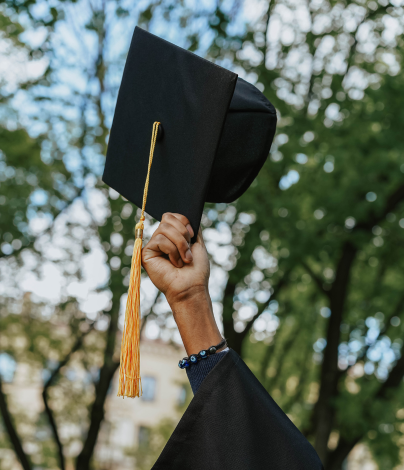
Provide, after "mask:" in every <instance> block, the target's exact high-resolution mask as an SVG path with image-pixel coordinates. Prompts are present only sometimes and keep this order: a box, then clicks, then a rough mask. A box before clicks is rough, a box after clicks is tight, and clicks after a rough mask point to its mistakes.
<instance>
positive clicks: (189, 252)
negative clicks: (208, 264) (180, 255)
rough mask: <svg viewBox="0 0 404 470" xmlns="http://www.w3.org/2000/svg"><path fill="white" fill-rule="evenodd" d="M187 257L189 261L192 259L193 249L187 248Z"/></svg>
mask: <svg viewBox="0 0 404 470" xmlns="http://www.w3.org/2000/svg"><path fill="white" fill-rule="evenodd" d="M185 258H186V259H187V260H188V261H192V258H193V256H192V253H191V250H187V251H186V253H185Z"/></svg>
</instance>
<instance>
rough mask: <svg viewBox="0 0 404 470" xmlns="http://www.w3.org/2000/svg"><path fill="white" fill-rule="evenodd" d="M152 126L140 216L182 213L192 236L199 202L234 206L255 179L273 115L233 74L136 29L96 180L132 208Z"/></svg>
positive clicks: (140, 193)
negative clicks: (145, 192) (152, 143)
mask: <svg viewBox="0 0 404 470" xmlns="http://www.w3.org/2000/svg"><path fill="white" fill-rule="evenodd" d="M154 122H160V123H161V124H160V129H159V135H158V136H157V142H156V145H155V149H154V158H153V164H152V167H151V173H150V185H149V191H148V196H147V204H146V212H147V213H148V214H150V215H151V216H153V217H155V218H156V219H159V220H160V219H161V217H162V215H163V214H164V213H165V212H176V213H180V214H183V215H185V216H186V217H187V218H188V219H189V221H190V223H191V225H192V228H193V229H194V232H195V234H196V233H197V231H198V228H199V224H200V220H201V215H202V211H203V206H204V203H205V202H232V201H234V200H235V199H237V198H238V197H239V196H240V195H241V194H243V192H244V191H245V190H246V189H247V188H248V187H249V186H250V184H251V183H252V181H253V180H254V178H255V177H256V175H257V174H258V172H259V170H260V169H261V167H262V165H263V164H264V162H265V160H266V158H267V156H268V153H269V149H270V146H271V143H272V140H273V137H274V133H275V127H276V113H275V109H274V107H273V106H272V105H271V103H270V102H269V101H268V100H267V99H266V98H265V96H264V95H263V94H262V93H261V92H260V91H259V90H258V89H257V88H256V87H254V86H253V85H251V84H249V83H247V82H246V81H244V80H242V79H241V78H238V77H237V75H236V74H235V73H233V72H231V71H229V70H226V69H224V68H222V67H219V66H218V65H215V64H213V63H212V62H209V61H207V60H205V59H202V58H201V57H199V56H197V55H195V54H193V53H192V52H189V51H187V50H185V49H182V48H180V47H178V46H175V45H174V44H171V43H169V42H167V41H165V40H163V39H161V38H159V37H157V36H154V35H153V34H150V33H148V32H147V31H144V30H142V29H141V28H138V27H136V28H135V32H134V34H133V38H132V43H131V46H130V50H129V54H128V58H127V61H126V65H125V70H124V74H123V78H122V83H121V87H120V90H119V96H118V101H117V105H116V109H115V115H114V120H113V124H112V129H111V135H110V139H109V144H108V152H107V159H106V164H105V170H104V175H103V181H104V182H105V183H107V184H108V185H109V186H110V187H112V188H113V189H115V190H116V191H118V192H119V193H120V194H121V195H122V196H124V197H125V198H126V199H128V200H129V201H131V202H133V203H134V204H136V205H137V206H138V207H141V205H142V199H143V190H144V186H145V179H146V175H147V168H148V162H149V151H150V141H151V136H152V128H153V123H154ZM161 128H162V129H161Z"/></svg>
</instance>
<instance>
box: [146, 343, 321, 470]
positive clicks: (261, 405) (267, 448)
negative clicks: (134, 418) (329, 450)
mask: <svg viewBox="0 0 404 470" xmlns="http://www.w3.org/2000/svg"><path fill="white" fill-rule="evenodd" d="M208 469H209V470H261V469H262V470H263V469H268V470H322V469H323V467H322V464H321V462H320V459H319V458H318V456H317V454H316V452H315V450H314V449H313V447H312V446H311V445H310V443H309V442H308V441H307V440H306V439H305V437H304V436H303V435H302V434H301V433H300V431H299V430H298V429H297V428H296V427H295V425H294V424H293V423H292V422H291V421H290V419H289V418H288V417H287V416H286V415H285V413H284V412H283V411H282V410H281V409H280V408H279V407H278V405H277V404H276V403H275V402H274V400H273V399H272V398H271V397H270V395H269V394H268V392H267V391H266V390H265V389H264V387H263V386H262V385H261V384H260V382H259V381H258V380H257V379H256V377H255V376H254V374H253V373H252V372H251V371H250V369H249V368H248V367H247V366H246V364H245V363H244V362H243V361H242V359H241V358H240V357H239V356H238V355H237V353H235V352H234V351H233V350H230V351H229V352H228V354H226V355H225V357H224V358H223V359H222V360H221V361H220V362H219V363H218V364H217V365H216V366H215V367H214V368H213V370H211V372H210V373H209V374H208V375H207V377H206V378H205V380H204V381H203V382H202V384H201V386H200V387H199V389H198V391H197V393H196V395H195V396H194V398H193V400H192V401H191V403H190V405H189V406H188V408H187V410H186V411H185V413H184V415H183V417H182V418H181V420H180V422H179V424H178V426H177V427H176V429H175V430H174V432H173V434H172V436H171V438H170V439H169V441H168V443H167V445H166V446H165V448H164V449H163V452H162V453H161V455H160V457H159V458H158V459H157V462H156V463H155V464H154V466H153V469H152V470H208Z"/></svg>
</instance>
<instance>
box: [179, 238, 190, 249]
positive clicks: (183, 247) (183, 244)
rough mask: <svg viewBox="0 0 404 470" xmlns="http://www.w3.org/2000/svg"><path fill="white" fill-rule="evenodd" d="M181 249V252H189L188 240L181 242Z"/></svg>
mask: <svg viewBox="0 0 404 470" xmlns="http://www.w3.org/2000/svg"><path fill="white" fill-rule="evenodd" d="M180 248H181V250H183V251H187V250H188V248H189V245H188V243H187V241H186V240H184V239H182V240H181V242H180Z"/></svg>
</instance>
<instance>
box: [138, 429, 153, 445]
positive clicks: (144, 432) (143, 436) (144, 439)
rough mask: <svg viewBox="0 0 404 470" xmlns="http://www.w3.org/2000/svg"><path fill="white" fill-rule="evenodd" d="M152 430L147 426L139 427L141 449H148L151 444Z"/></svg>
mask: <svg viewBox="0 0 404 470" xmlns="http://www.w3.org/2000/svg"><path fill="white" fill-rule="evenodd" d="M149 438H150V429H149V428H147V427H146V426H139V447H146V446H147V445H148V444H149Z"/></svg>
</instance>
